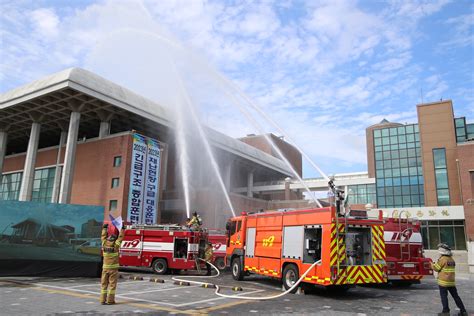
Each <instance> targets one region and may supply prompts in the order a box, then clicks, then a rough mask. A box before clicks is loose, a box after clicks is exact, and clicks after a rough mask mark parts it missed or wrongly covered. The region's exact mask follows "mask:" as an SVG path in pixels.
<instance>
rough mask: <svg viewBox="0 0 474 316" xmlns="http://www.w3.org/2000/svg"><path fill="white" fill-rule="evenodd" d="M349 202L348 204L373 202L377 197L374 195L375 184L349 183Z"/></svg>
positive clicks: (375, 201)
mask: <svg viewBox="0 0 474 316" xmlns="http://www.w3.org/2000/svg"><path fill="white" fill-rule="evenodd" d="M348 189H349V203H350V204H367V203H370V204H375V203H377V198H376V195H375V184H358V185H350V186H348Z"/></svg>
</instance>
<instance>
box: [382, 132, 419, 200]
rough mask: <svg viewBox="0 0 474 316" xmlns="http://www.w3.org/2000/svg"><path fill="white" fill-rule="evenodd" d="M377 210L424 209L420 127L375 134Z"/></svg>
mask: <svg viewBox="0 0 474 316" xmlns="http://www.w3.org/2000/svg"><path fill="white" fill-rule="evenodd" d="M373 136H374V149H375V173H376V186H377V206H378V207H410V206H424V204H425V197H424V190H423V183H424V180H423V170H422V167H421V148H420V134H419V130H418V124H409V125H404V126H399V127H388V128H382V129H376V130H374V131H373Z"/></svg>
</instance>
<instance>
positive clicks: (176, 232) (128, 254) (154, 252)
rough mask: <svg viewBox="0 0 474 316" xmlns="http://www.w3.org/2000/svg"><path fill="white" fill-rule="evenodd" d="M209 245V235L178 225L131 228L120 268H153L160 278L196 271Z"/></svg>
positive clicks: (126, 236)
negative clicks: (180, 272)
mask: <svg viewBox="0 0 474 316" xmlns="http://www.w3.org/2000/svg"><path fill="white" fill-rule="evenodd" d="M206 242H207V231H191V230H189V229H188V228H183V227H182V226H178V225H133V226H128V227H127V228H126V229H125V235H124V239H123V241H122V244H121V246H120V265H121V266H131V267H151V268H152V269H153V271H154V272H155V273H157V274H165V273H167V272H170V271H173V270H190V269H195V268H196V259H197V258H203V256H204V250H205V247H206ZM197 264H200V263H197Z"/></svg>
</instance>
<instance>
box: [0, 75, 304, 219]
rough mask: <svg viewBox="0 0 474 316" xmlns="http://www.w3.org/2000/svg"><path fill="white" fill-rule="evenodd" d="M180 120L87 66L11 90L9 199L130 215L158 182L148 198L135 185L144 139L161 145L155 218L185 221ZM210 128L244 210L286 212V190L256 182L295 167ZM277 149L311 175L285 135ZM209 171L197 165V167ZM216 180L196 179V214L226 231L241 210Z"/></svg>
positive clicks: (2, 124) (4, 191)
mask: <svg viewBox="0 0 474 316" xmlns="http://www.w3.org/2000/svg"><path fill="white" fill-rule="evenodd" d="M172 117H173V115H171V114H170V113H169V111H167V110H166V108H165V107H163V106H161V105H159V104H156V103H154V102H153V101H151V100H148V99H146V98H144V97H142V96H140V95H138V94H136V93H134V92H132V91H129V90H127V89H126V88H124V87H121V86H119V85H117V84H115V83H113V82H111V81H109V80H106V79H104V78H102V77H99V76H97V75H95V74H93V73H91V72H89V71H86V70H83V69H79V68H73V69H67V70H64V71H62V72H59V73H56V74H53V75H51V76H48V77H45V78H42V79H39V80H37V81H35V82H32V83H30V84H27V85H25V86H22V87H19V88H16V89H14V90H11V91H7V92H5V93H3V94H1V95H0V200H20V201H37V202H47V203H71V204H83V205H100V206H103V207H104V209H105V214H104V215H105V218H108V214H109V213H110V212H112V213H114V216H118V215H122V217H123V218H128V217H129V215H130V214H129V212H130V208H131V207H130V205H131V203H135V202H137V203H138V202H139V203H142V202H143V203H144V201H145V200H149V199H148V197H149V196H148V193H149V192H148V191H145V190H147V188H148V184H147V188H143V190H142V195H141V197H140V198H136V197H135V196H134V195H133V194H132V193H133V192H131V189H130V188H131V183H132V181H133V179H132V177H133V176H134V173H133V168H135V166H136V165H140V164H138V163H136V161H135V163H134V162H133V161H134V157H135V152H134V150H135V149H134V148H133V147H134V146H133V145H134V144H135V143H134V142H135V139H136V137H135V136H136V135H141V136H143V137H144V138H146V139H147V140H149V139H152V140H154V141H157V142H158V143H159V161H158V164H155V165H156V166H158V170H156V173H157V177H158V180H159V181H158V182H157V183H158V186H159V188H157V190H155V191H154V192H152V198H153V201H152V202H153V203H155V202H156V203H157V205H156V209H157V212H156V214H155V215H153V220H154V221H158V222H175V223H177V222H178V223H182V222H184V220H185V219H186V212H185V210H184V199H183V190H182V181H181V176H180V175H181V173H180V170H179V164H178V163H177V158H176V157H178V154H177V152H176V142H175V137H174V126H175V124H174V122H173V119H172ZM206 131H207V134H208V138H209V141H210V143H211V146H212V148H213V151H214V153H215V156H216V160H217V162H218V164H219V168H220V171H221V174H222V176H223V181H224V184H225V187H226V190H227V191H228V193H229V195H230V199H231V201H232V204H233V206H234V208H235V210H236V212H237V213H238V214H239V213H240V211H242V210H245V211H249V210H259V209H272V208H279V202H280V201H279V199H284V198H285V195H284V194H279V195H264V194H260V193H259V192H258V191H255V190H254V189H253V186H254V184H255V183H261V182H272V181H280V180H283V181H284V179H285V178H287V177H291V176H292V174H291V171H290V170H289V168H288V167H287V166H286V164H285V163H284V162H283V161H282V160H281V159H280V158H279V157H277V156H276V155H275V153H273V152H271V151H267V150H263V149H262V148H261V146H260V148H259V146H257V145H256V144H253V143H252V142H251V141H247V142H246V141H245V139H243V140H238V139H234V138H231V137H228V136H226V135H224V134H221V133H219V132H217V131H215V130H212V129H206ZM272 137H273V136H272ZM277 146H279V147H280V148H281V150H282V151H283V152H285V155H287V159H288V160H289V161H290V163H291V164H292V165H293V167H294V168H296V169H298V170H299V171H300V172H301V155H300V153H299V152H298V151H296V150H295V149H294V148H293V147H292V146H290V145H289V144H287V143H286V142H285V141H283V140H282V139H278V143H277ZM202 152H204V150H202ZM157 155H158V153H157ZM201 158H202V159H207V158H205V157H204V155H201ZM202 165H203V163H202V161H191V162H190V168H193V169H194V170H201V169H200V168H202ZM148 170H150V168H148V167H147V168H146V171H145V172H148ZM202 172H205V171H204V170H203V171H202ZM147 174H148V173H147ZM212 178H213V176H212V175H211V176H210V175H209V174H203V176H202V177H200V178H199V179H197V180H196V179H193V182H192V183H191V184H192V190H191V204H192V211H194V210H196V211H199V212H200V213H201V215H202V217H203V219H204V221H205V224H206V226H207V227H216V228H217V227H224V224H225V221H226V220H227V219H228V218H229V217H231V216H232V214H231V212H230V210H229V206H228V204H227V203H226V201H225V199H224V198H223V192H222V190H221V189H220V188H219V187H218V186H216V185H215V183H216V182H217V181H212V180H213V179H212ZM146 181H148V177H147V179H146ZM142 184H143V181H142ZM242 187H243V188H245V190H244V191H243V192H240V191H234V188H242ZM140 190H141V189H140ZM143 192H147V195H146V196H145V195H144V194H143ZM290 198H291V199H293V200H295V199H301V198H302V196H301V194H299V195H298V194H293V195H292V196H291V197H290ZM133 199H135V200H137V201H135V202H134V200H133ZM295 202H297V200H295ZM301 202H302V203H305V202H304V201H301Z"/></svg>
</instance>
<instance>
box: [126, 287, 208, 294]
mask: <svg viewBox="0 0 474 316" xmlns="http://www.w3.org/2000/svg"><path fill="white" fill-rule="evenodd" d="M192 287H199V285H191V286H189V287H187V288H188V289H189V288H192ZM177 289H179V287H176V286H170V287H167V288H164V289H157V290H148V291H137V292H126V293H122V294H121V295H134V294H142V293H151V292H162V291H170V290H177Z"/></svg>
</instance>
